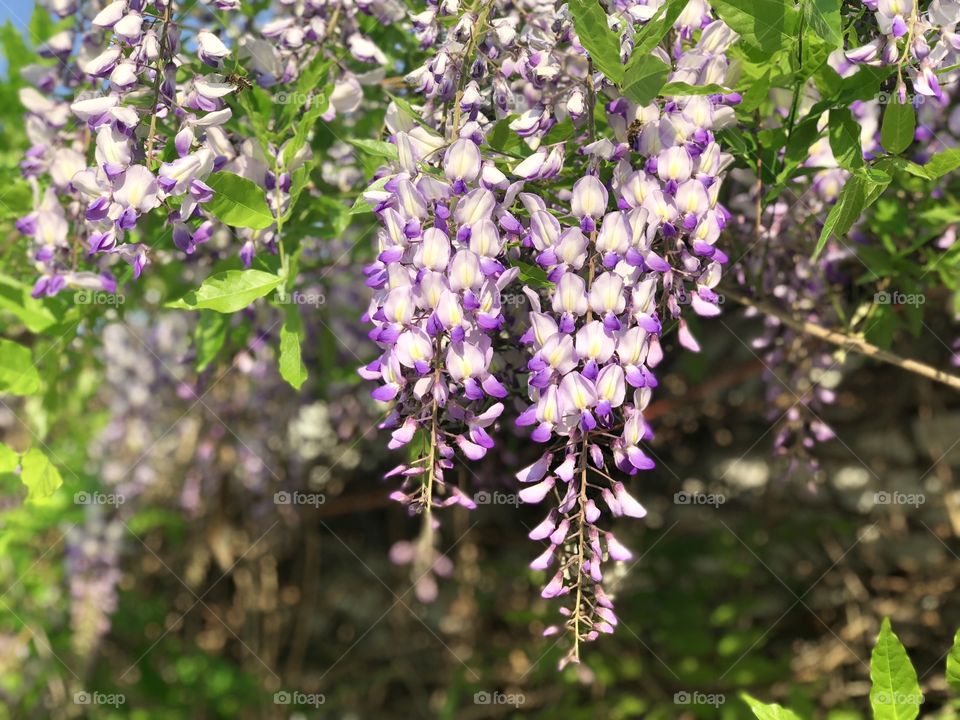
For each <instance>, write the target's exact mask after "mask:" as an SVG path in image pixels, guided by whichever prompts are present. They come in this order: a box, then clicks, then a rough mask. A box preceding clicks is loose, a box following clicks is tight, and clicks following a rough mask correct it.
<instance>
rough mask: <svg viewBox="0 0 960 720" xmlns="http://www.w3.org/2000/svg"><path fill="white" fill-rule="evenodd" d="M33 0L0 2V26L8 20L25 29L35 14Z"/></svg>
mask: <svg viewBox="0 0 960 720" xmlns="http://www.w3.org/2000/svg"><path fill="white" fill-rule="evenodd" d="M35 4H36V3H34V1H33V0H0V24H5V23H6V22H7V20H9V21H10V22H12V23H13V24H14V25H16V26H17V27H20V28H22V27H24V26H25V25H26V24H27V23H28V22H29V21H30V15H31V14H32V13H33V6H34V5H35Z"/></svg>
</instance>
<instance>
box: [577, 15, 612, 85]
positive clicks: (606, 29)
mask: <svg viewBox="0 0 960 720" xmlns="http://www.w3.org/2000/svg"><path fill="white" fill-rule="evenodd" d="M569 7H570V13H571V14H572V15H573V25H574V27H575V28H576V30H577V37H579V38H580V43H581V44H582V45H583V47H584V49H586V51H587V52H588V53H589V54H590V58H591V59H592V60H593V65H594V67H596V68H597V70H599V71H600V72H602V73H603V74H604V75H606V76H607V77H608V78H610V79H611V80H613V82H615V83H617V84H619V83H620V82H622V81H623V65H622V64H621V62H620V38H619V37H617V34H616V33H615V32H614V31H613V30H611V29H610V26H609V25H608V24H607V12H606V10H604V9H603V7H601V5H600V3H599V2H598V0H570V2H569Z"/></svg>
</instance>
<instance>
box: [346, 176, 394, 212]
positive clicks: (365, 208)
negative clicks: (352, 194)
mask: <svg viewBox="0 0 960 720" xmlns="http://www.w3.org/2000/svg"><path fill="white" fill-rule="evenodd" d="M387 180H388V178H385V177H382V178H380V179H379V180H376V181H374V182H373V183H371V185H370V186H369V187H368V188H367V189H366V190H364V191H363V192H364V193H366V192H375V191H377V190H383V188H384V186H385V185H386V184H387ZM368 212H373V208H372V207H370V203H368V202H367V201H366V199H365V198H364V197H363V193H360V194H359V195H357V199H356V200H355V201H354V203H353V206H352V207H351V208H350V214H351V215H362V214H363V213H368Z"/></svg>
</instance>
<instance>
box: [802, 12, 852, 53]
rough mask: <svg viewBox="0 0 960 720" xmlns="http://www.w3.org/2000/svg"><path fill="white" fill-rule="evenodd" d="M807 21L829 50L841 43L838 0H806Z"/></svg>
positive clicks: (841, 23) (841, 27) (841, 28)
mask: <svg viewBox="0 0 960 720" xmlns="http://www.w3.org/2000/svg"><path fill="white" fill-rule="evenodd" d="M804 9H805V10H806V18H807V23H808V24H809V26H810V27H811V28H813V30H814V32H815V33H816V36H817V37H818V38H820V39H821V40H822V41H823V42H825V43H826V44H827V45H828V46H829V49H830V50H833V49H834V48H838V47H840V46H841V45H843V21H842V20H841V18H840V0H806V2H805V3H804Z"/></svg>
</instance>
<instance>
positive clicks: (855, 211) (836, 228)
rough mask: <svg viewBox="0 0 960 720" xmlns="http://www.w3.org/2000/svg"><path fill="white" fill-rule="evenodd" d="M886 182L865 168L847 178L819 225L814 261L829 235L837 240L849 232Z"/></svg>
mask: <svg viewBox="0 0 960 720" xmlns="http://www.w3.org/2000/svg"><path fill="white" fill-rule="evenodd" d="M890 179H891V178H890V176H889V175H887V174H886V173H883V172H880V171H879V170H868V169H867V168H860V169H859V170H857V171H856V172H855V173H853V174H852V175H851V176H850V179H848V180H847V183H846V185H844V186H843V190H841V191H840V197H839V198H838V199H837V202H836V204H835V205H834V206H833V207H832V208H830V214H829V215H827V219H826V221H825V222H824V223H823V230H822V231H821V232H820V238H819V240H817V247H816V249H815V250H814V251H813V258H814V259H816V258H817V256H819V255H820V252H821V251H822V250H823V248H824V246H825V245H826V244H827V240H829V239H830V236H831V235H836V236H837V237H841V236H843V235H846V234H847V232H849V230H850V228H851V227H853V224H854V223H855V222H856V221H857V219H858V218H859V217H860V213H862V212H863V211H864V210H865V209H866V208H867V207H869V206H870V204H871V203H873V201H874V200H876V199H877V197H879V195H880V193H882V192H883V190H884V189H885V188H886V187H887V185H889V184H890Z"/></svg>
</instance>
